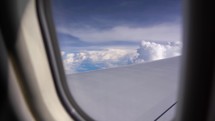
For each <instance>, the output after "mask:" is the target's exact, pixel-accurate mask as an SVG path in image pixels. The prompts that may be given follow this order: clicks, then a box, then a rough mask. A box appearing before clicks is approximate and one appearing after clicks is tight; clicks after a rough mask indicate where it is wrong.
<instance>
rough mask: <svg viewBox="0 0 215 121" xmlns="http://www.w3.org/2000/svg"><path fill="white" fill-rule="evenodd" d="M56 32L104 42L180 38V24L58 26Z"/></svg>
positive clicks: (173, 39) (177, 39)
mask: <svg viewBox="0 0 215 121" xmlns="http://www.w3.org/2000/svg"><path fill="white" fill-rule="evenodd" d="M58 32H61V33H66V34H70V35H72V36H76V37H78V38H80V39H81V40H84V41H89V42H105V41H110V40H118V41H120V40H121V41H139V40H142V39H144V40H160V41H180V40H181V25H180V24H175V23H174V24H171V23H163V24H158V25H153V26H148V27H129V26H115V27H113V28H110V29H104V30H99V29H95V28H90V27H86V28H68V27H59V28H58Z"/></svg>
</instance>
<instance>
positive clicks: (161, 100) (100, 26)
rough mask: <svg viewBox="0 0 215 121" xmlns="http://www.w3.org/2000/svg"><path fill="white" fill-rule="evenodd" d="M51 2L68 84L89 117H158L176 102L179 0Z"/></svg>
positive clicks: (118, 120) (113, 120) (135, 120)
mask: <svg viewBox="0 0 215 121" xmlns="http://www.w3.org/2000/svg"><path fill="white" fill-rule="evenodd" d="M52 5H53V14H54V21H55V25H56V30H57V36H58V41H59V45H60V49H61V55H62V61H63V63H64V68H65V72H66V76H67V82H68V86H69V87H70V90H71V94H72V96H73V97H74V100H75V101H76V102H77V104H78V105H79V106H80V107H81V108H82V109H83V110H84V111H85V112H86V113H87V114H88V115H89V116H90V117H92V118H93V119H95V120H99V121H139V120H140V121H142V120H144V119H145V120H154V119H156V118H157V117H158V116H159V115H160V114H162V112H164V111H165V110H166V109H168V107H170V106H171V105H172V104H174V103H175V102H176V94H177V80H178V68H179V63H180V61H179V60H180V59H179V58H180V55H181V49H182V42H181V38H182V36H181V27H182V26H181V24H182V22H181V21H182V16H181V1H180V0H53V4H52ZM166 58H170V59H166ZM151 61H153V62H151ZM172 110H173V109H171V111H172ZM169 114H172V115H173V111H172V112H169V113H168V115H169ZM172 115H171V116H172ZM171 116H166V117H167V118H170V117H171ZM171 118H172V117H171ZM163 119H164V118H163Z"/></svg>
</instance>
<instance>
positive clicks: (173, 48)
mask: <svg viewBox="0 0 215 121" xmlns="http://www.w3.org/2000/svg"><path fill="white" fill-rule="evenodd" d="M181 48H182V44H181V42H180V41H177V42H166V43H162V44H161V43H156V42H150V41H142V42H141V44H140V47H139V48H138V49H137V53H138V57H137V58H136V59H135V62H145V61H152V60H159V59H164V58H169V57H174V56H179V55H180V53H181Z"/></svg>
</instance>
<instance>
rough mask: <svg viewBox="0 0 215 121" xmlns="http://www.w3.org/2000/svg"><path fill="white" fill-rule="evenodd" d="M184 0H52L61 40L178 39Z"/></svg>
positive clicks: (95, 41)
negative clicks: (182, 0)
mask: <svg viewBox="0 0 215 121" xmlns="http://www.w3.org/2000/svg"><path fill="white" fill-rule="evenodd" d="M181 4H182V3H181V0H53V13H54V19H55V23H56V27H57V32H58V35H59V41H60V42H62V43H69V42H70V41H73V42H74V41H75V42H76V43H79V42H80V43H82V44H85V43H83V42H87V43H107V42H110V41H130V42H137V41H140V40H155V41H178V40H180V39H181V20H182V16H181ZM65 36H67V37H65ZM65 38H67V39H65ZM70 38H71V40H70ZM74 38H75V39H74ZM87 43H86V44H87Z"/></svg>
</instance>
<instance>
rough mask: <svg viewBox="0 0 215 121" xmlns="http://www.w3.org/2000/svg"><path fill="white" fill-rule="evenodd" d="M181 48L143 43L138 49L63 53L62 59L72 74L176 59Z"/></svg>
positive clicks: (174, 44) (175, 43)
mask: <svg viewBox="0 0 215 121" xmlns="http://www.w3.org/2000/svg"><path fill="white" fill-rule="evenodd" d="M181 47H182V45H181V43H180V42H166V43H156V42H150V41H142V42H141V44H140V46H139V48H137V49H122V48H117V49H116V48H115V49H114V48H109V49H103V50H89V51H87V50H83V51H80V52H73V53H65V52H62V53H64V54H62V57H63V61H64V67H65V70H66V73H67V74H70V73H77V72H85V71H91V70H97V69H106V68H112V67H118V66H125V65H129V64H134V63H142V62H146V61H153V60H159V59H164V58H168V57H174V56H178V55H180V53H181Z"/></svg>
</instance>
